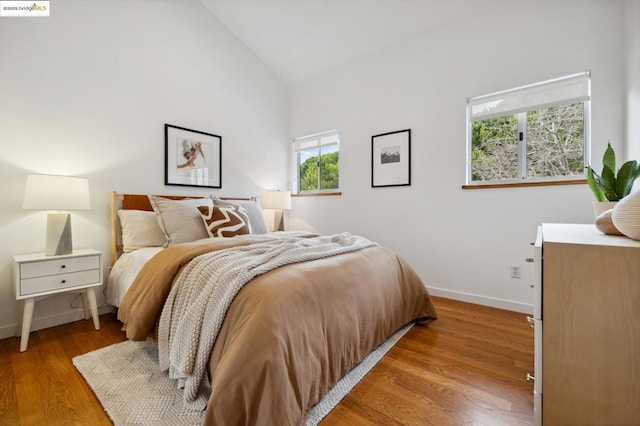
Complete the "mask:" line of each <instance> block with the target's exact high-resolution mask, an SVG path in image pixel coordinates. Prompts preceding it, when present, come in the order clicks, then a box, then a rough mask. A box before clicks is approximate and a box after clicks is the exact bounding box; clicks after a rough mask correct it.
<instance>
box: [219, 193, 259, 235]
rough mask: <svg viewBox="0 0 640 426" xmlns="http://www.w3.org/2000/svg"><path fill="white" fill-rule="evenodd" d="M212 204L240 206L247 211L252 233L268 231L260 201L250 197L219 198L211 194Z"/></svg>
mask: <svg viewBox="0 0 640 426" xmlns="http://www.w3.org/2000/svg"><path fill="white" fill-rule="evenodd" d="M213 204H215V205H216V206H220V207H228V206H242V207H244V209H245V210H246V211H247V216H249V228H250V229H251V233H252V234H267V233H269V225H267V220H266V219H265V217H264V210H262V204H260V201H259V200H258V199H257V198H255V197H251V200H229V201H227V200H221V199H220V198H218V197H216V196H213Z"/></svg>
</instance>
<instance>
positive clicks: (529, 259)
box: [525, 257, 535, 263]
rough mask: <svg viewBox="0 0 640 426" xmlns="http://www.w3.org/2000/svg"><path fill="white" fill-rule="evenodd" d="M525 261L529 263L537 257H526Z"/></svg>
mask: <svg viewBox="0 0 640 426" xmlns="http://www.w3.org/2000/svg"><path fill="white" fill-rule="evenodd" d="M525 262H527V263H533V262H535V259H534V258H533V257H527V258H526V259H525Z"/></svg>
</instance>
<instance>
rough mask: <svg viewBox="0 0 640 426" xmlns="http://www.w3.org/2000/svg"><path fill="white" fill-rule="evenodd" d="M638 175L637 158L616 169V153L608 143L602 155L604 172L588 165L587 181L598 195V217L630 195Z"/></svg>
mask: <svg viewBox="0 0 640 426" xmlns="http://www.w3.org/2000/svg"><path fill="white" fill-rule="evenodd" d="M638 177H640V165H638V162H637V161H635V160H630V161H627V162H626V163H624V164H623V165H622V166H621V167H620V169H617V171H616V154H615V151H614V150H613V148H612V147H611V143H609V144H607V149H605V151H604V154H603V156H602V172H601V173H600V174H598V173H596V172H595V171H594V170H593V168H592V167H591V166H587V183H588V184H589V188H590V189H591V191H592V192H593V195H594V196H595V197H596V203H594V211H595V213H596V217H597V216H599V215H600V214H601V213H603V212H605V211H607V210H610V209H612V208H613V206H614V205H615V203H616V202H618V201H619V200H621V199H623V198H624V197H626V196H627V195H629V192H631V188H632V187H633V183H634V182H635V180H636V179H637V178H638Z"/></svg>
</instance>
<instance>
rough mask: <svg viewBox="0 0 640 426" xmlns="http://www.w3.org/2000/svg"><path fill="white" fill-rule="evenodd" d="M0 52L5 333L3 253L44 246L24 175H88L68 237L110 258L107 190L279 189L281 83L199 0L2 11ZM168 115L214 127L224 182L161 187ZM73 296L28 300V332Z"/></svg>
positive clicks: (1, 276)
mask: <svg viewBox="0 0 640 426" xmlns="http://www.w3.org/2000/svg"><path fill="white" fill-rule="evenodd" d="M0 52H1V53H0V146H1V147H2V149H1V150H0V179H1V181H2V185H0V199H1V200H2V203H1V204H0V241H2V244H1V245H0V338H1V337H7V336H10V335H12V334H13V333H14V330H15V325H16V320H17V312H18V309H17V307H18V305H17V303H16V302H15V299H14V295H13V291H12V258H11V256H12V255H13V254H16V253H27V252H38V251H40V252H41V251H43V250H44V239H45V238H44V237H45V227H46V213H44V212H36V211H27V210H22V197H23V193H24V184H25V180H26V175H27V174H31V173H43V174H63V175H77V176H84V177H87V178H88V179H89V180H90V190H91V202H92V209H91V210H90V211H78V212H73V213H72V223H73V235H74V246H75V247H78V248H81V247H93V248H96V249H99V250H103V251H104V252H105V266H108V264H109V256H108V253H109V251H108V250H109V194H110V191H112V190H117V191H119V192H134V193H163V194H178V193H179V194H185V193H190V194H210V193H212V192H215V193H217V194H221V195H252V194H260V193H261V192H262V191H263V188H274V187H278V186H280V187H283V186H286V182H287V173H286V170H287V167H288V160H287V155H288V151H287V145H286V140H287V139H288V128H287V91H286V90H287V89H286V86H285V84H284V83H283V82H282V81H281V80H280V79H279V78H277V77H276V76H275V74H274V73H273V72H271V71H270V70H269V69H267V68H266V66H265V65H264V64H263V63H262V62H261V61H260V60H259V59H258V58H257V57H256V56H255V55H254V54H253V53H251V52H250V51H249V50H248V49H247V48H246V47H245V46H244V45H243V44H242V43H241V42H239V41H238V40H237V39H236V38H235V37H234V36H232V35H231V34H230V33H229V32H228V30H227V29H226V28H225V27H224V26H223V25H222V24H221V23H220V22H218V21H217V20H216V19H215V18H214V17H213V16H212V15H211V14H210V13H209V12H208V11H207V10H206V9H205V8H204V7H203V6H202V5H201V4H200V3H199V2H197V1H184V0H166V1H160V2H158V1H150V0H129V1H126V2H125V1H86V0H85V1H71V0H65V1H64V2H62V1H55V2H51V16H50V17H48V18H2V19H1V20H0ZM165 123H170V124H173V125H178V126H183V127H187V128H191V129H196V130H201V131H205V132H211V133H215V134H218V135H221V136H222V189H221V190H213V189H195V188H191V189H189V188H181V187H175V186H168V187H165V186H164V184H163V182H164V127H163V126H164V124H165ZM105 272H106V268H105ZM74 300H75V296H69V295H60V296H55V297H52V298H49V299H46V300H43V301H41V302H38V303H36V307H35V314H34V329H37V328H42V327H46V326H50V325H55V324H58V323H62V322H66V321H71V320H74V319H78V318H80V317H81V315H80V310H79V309H75V308H71V307H70V304H71V302H72V301H74ZM102 300H103V298H102V297H101V300H100V301H102ZM100 301H99V302H100ZM77 304H78V303H75V304H74V306H76V305H77Z"/></svg>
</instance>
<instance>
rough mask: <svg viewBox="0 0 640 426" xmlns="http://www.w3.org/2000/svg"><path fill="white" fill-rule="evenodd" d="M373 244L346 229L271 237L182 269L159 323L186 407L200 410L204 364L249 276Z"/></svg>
mask: <svg viewBox="0 0 640 426" xmlns="http://www.w3.org/2000/svg"><path fill="white" fill-rule="evenodd" d="M373 245H376V244H375V243H373V242H371V241H369V240H367V239H366V238H363V237H359V236H355V235H351V234H348V233H342V234H336V235H333V236H330V237H315V238H299V237H294V238H275V239H272V240H268V241H265V242H260V243H256V244H250V245H248V246H242V247H234V248H229V249H224V250H219V251H215V252H212V253H206V254H203V255H201V256H198V257H196V258H194V259H193V260H192V261H191V262H190V263H189V264H188V265H187V266H186V267H185V268H184V270H183V272H182V273H181V275H180V277H178V281H177V282H176V285H175V286H174V287H173V289H172V290H171V292H170V293H169V297H168V298H167V301H166V302H165V305H164V308H163V309H162V314H161V316H160V323H159V328H158V350H159V358H160V367H161V368H162V369H163V370H167V369H168V370H169V377H171V378H175V379H178V381H179V386H180V387H182V386H184V399H185V406H186V407H187V408H190V409H194V410H202V409H204V408H205V406H206V402H207V401H206V396H205V395H203V392H202V391H203V390H204V389H206V387H207V386H208V383H207V382H206V380H205V375H206V371H207V364H208V362H209V357H210V354H211V350H212V348H213V344H214V342H215V341H216V338H217V336H218V333H219V331H220V327H221V326H222V321H223V319H224V316H225V314H226V312H227V309H228V308H229V305H231V302H232V301H233V299H234V297H235V296H236V294H237V293H238V292H239V291H240V289H242V287H243V286H244V285H245V284H246V283H247V282H249V281H250V280H251V279H252V278H254V277H256V276H258V275H261V274H264V273H266V272H269V271H271V270H273V269H275V268H278V267H279V266H283V265H288V264H291V263H297V262H304V261H307V260H315V259H321V258H325V257H329V256H335V255H338V254H342V253H347V252H352V251H356V250H360V249H363V248H365V247H370V246H373Z"/></svg>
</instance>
